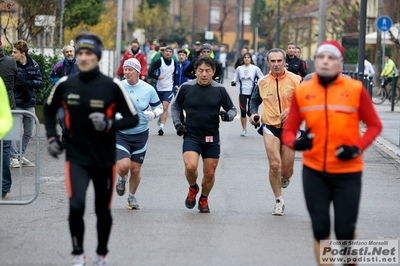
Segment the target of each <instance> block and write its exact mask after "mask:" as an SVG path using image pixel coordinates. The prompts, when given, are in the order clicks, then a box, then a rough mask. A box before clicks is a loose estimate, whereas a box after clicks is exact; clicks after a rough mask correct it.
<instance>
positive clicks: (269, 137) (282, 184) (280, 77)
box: [249, 48, 301, 216]
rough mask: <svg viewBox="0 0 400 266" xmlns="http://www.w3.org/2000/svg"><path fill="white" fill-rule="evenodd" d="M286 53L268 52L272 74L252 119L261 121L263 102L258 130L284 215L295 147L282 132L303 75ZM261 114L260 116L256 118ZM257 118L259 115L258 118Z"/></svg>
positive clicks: (254, 102)
mask: <svg viewBox="0 0 400 266" xmlns="http://www.w3.org/2000/svg"><path fill="white" fill-rule="evenodd" d="M285 58H286V53H285V51H283V50H282V49H279V48H273V49H271V50H269V51H268V53H267V62H268V66H269V68H270V69H271V70H270V72H269V74H268V75H266V76H264V77H263V78H261V79H260V80H259V81H258V83H257V87H256V88H255V89H254V91H253V94H252V96H251V99H250V113H251V116H250V119H249V121H250V123H251V124H252V125H258V124H259V121H258V119H257V118H260V115H259V114H258V106H259V105H260V104H261V103H262V104H263V111H262V114H261V128H260V129H259V130H258V132H259V133H260V134H261V135H262V136H263V138H264V145H265V150H266V152H267V156H268V162H269V182H270V184H271V188H272V191H273V193H274V196H275V208H274V211H273V212H272V214H273V215H280V216H282V215H284V210H285V204H284V201H283V197H282V188H286V187H287V186H288V185H289V178H290V177H291V176H292V175H293V165H294V151H293V150H291V149H290V148H289V147H286V146H282V143H281V134H282V130H283V128H284V126H285V122H286V119H287V116H288V113H289V106H290V102H291V100H292V95H293V91H294V88H295V87H296V86H297V85H299V84H300V81H301V77H300V76H298V75H296V74H293V73H292V72H289V71H287V69H286V68H285ZM256 117H257V118H256ZM255 118H256V119H255Z"/></svg>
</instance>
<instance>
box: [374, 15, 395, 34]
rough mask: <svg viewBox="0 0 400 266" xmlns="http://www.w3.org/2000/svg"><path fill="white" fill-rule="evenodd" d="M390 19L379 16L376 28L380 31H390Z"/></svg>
mask: <svg viewBox="0 0 400 266" xmlns="http://www.w3.org/2000/svg"><path fill="white" fill-rule="evenodd" d="M392 24H393V23H392V19H391V18H389V17H388V16H381V17H379V18H378V20H377V21H376V27H377V28H378V29H379V30H380V31H388V30H390V27H392Z"/></svg>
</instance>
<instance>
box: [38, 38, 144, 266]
mask: <svg viewBox="0 0 400 266" xmlns="http://www.w3.org/2000/svg"><path fill="white" fill-rule="evenodd" d="M75 43H76V56H77V59H78V68H79V71H80V73H79V74H78V75H74V76H65V77H62V78H61V79H60V80H59V81H58V83H56V85H55V86H54V88H53V89H52V91H51V93H50V96H49V98H48V99H47V102H46V104H45V106H44V118H45V126H46V131H47V138H48V141H49V147H48V150H49V153H50V154H51V155H52V156H54V157H56V158H57V156H58V155H60V154H61V153H62V151H63V144H62V143H61V142H60V140H59V138H58V135H57V131H56V123H57V122H56V114H57V110H58V108H60V107H62V108H63V109H64V111H65V118H64V120H65V121H64V122H65V126H66V134H65V141H66V169H65V180H66V188H67V193H68V197H69V226H70V232H71V237H72V243H73V251H72V255H73V258H72V261H73V265H81V264H82V265H84V263H85V258H86V257H85V254H84V249H83V235H84V221H83V214H84V211H85V197H86V190H87V187H88V185H89V181H90V180H92V181H93V185H94V190H95V211H96V215H97V234H98V246H97V250H96V252H97V255H96V256H97V257H96V261H97V262H98V263H104V262H105V260H106V255H107V252H108V250H107V243H108V239H109V235H110V230H111V224H112V217H111V211H110V208H111V198H112V191H113V188H114V184H115V178H116V169H115V160H116V149H115V131H116V130H120V129H127V128H132V127H134V126H136V125H137V123H138V116H137V112H136V109H135V107H134V105H133V104H132V102H131V100H130V98H129V95H128V94H127V93H126V91H125V89H124V88H123V85H122V84H121V83H120V82H119V81H118V80H116V79H114V80H113V79H111V78H109V77H107V76H105V75H104V74H102V73H101V72H100V70H99V60H100V58H101V53H102V41H101V39H100V37H99V36H98V35H96V34H94V33H90V32H83V33H80V34H78V36H77V37H76V42H75ZM116 112H119V113H121V114H122V116H123V118H122V119H120V120H116V119H114V117H115V114H116ZM96 265H97V264H96ZM98 265H100V264H98ZM101 265H103V264H101ZM104 265H105V264H104Z"/></svg>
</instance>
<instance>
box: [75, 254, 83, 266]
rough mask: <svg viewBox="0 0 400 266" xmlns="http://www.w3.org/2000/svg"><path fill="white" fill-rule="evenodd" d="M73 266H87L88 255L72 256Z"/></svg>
mask: <svg viewBox="0 0 400 266" xmlns="http://www.w3.org/2000/svg"><path fill="white" fill-rule="evenodd" d="M72 256H73V257H72V266H86V255H85V254H80V255H75V254H72Z"/></svg>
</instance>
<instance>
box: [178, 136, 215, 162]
mask: <svg viewBox="0 0 400 266" xmlns="http://www.w3.org/2000/svg"><path fill="white" fill-rule="evenodd" d="M186 151H194V152H197V153H198V154H200V155H201V157H203V159H207V158H212V159H219V155H220V152H221V146H220V145H219V144H214V145H200V144H198V143H196V142H194V141H190V140H184V141H183V146H182V153H185V152H186Z"/></svg>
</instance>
